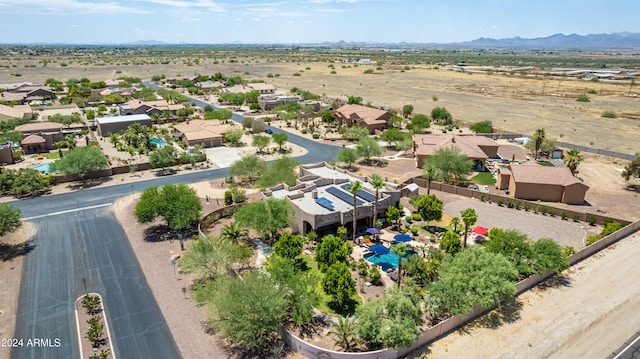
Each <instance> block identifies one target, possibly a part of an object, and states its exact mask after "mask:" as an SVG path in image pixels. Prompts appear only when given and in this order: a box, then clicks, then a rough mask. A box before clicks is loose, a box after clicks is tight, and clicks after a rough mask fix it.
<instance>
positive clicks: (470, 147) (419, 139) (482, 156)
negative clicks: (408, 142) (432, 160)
mask: <svg viewBox="0 0 640 359" xmlns="http://www.w3.org/2000/svg"><path fill="white" fill-rule="evenodd" d="M449 147H453V148H457V149H458V150H459V151H460V153H461V154H463V155H466V156H467V157H469V159H471V160H472V161H473V168H474V170H476V171H483V170H484V169H485V162H486V160H487V159H489V158H498V148H499V147H500V145H499V144H498V143H497V142H496V141H494V140H492V139H490V138H489V137H485V136H475V135H454V134H447V133H443V134H426V135H413V152H414V154H415V156H416V166H417V167H418V168H422V166H423V165H424V162H425V160H426V159H427V158H429V157H430V156H432V155H433V154H434V153H436V151H438V150H439V149H442V148H449Z"/></svg>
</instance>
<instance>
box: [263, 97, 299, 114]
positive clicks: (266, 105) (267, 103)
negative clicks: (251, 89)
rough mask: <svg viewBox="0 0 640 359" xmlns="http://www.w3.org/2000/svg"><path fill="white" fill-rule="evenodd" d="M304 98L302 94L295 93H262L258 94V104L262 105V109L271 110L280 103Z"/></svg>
mask: <svg viewBox="0 0 640 359" xmlns="http://www.w3.org/2000/svg"><path fill="white" fill-rule="evenodd" d="M303 100H304V99H303V98H302V96H295V95H294V96H292V95H260V96H258V105H260V108H261V109H263V110H265V111H270V110H273V109H274V108H276V106H278V105H282V104H285V103H289V102H302V101H303Z"/></svg>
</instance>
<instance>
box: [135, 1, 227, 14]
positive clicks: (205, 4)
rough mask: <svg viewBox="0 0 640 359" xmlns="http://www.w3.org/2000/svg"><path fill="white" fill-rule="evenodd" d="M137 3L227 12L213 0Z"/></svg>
mask: <svg viewBox="0 0 640 359" xmlns="http://www.w3.org/2000/svg"><path fill="white" fill-rule="evenodd" d="M135 1H136V2H145V3H150V4H156V5H163V6H172V7H182V8H204V9H208V10H210V11H213V12H226V11H227V10H226V9H225V8H224V6H223V5H222V4H219V3H216V2H215V1H211V0H195V1H187V0H135Z"/></svg>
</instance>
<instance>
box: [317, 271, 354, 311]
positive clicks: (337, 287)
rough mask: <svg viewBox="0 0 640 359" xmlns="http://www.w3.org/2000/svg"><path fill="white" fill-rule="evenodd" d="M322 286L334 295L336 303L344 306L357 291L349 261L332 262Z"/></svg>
mask: <svg viewBox="0 0 640 359" xmlns="http://www.w3.org/2000/svg"><path fill="white" fill-rule="evenodd" d="M322 288H323V289H324V292H325V293H327V294H328V295H330V296H332V297H333V302H334V303H336V304H338V305H339V306H343V305H344V304H345V303H346V302H347V301H348V300H349V299H350V298H351V296H352V295H354V294H355V293H356V282H355V280H354V279H353V277H352V276H351V272H350V271H349V266H348V265H347V263H345V262H335V263H333V264H331V266H329V268H327V271H326V272H325V274H324V277H323V278H322Z"/></svg>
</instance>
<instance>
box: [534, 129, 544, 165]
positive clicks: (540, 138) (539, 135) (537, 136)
mask: <svg viewBox="0 0 640 359" xmlns="http://www.w3.org/2000/svg"><path fill="white" fill-rule="evenodd" d="M546 136H547V135H546V133H545V132H544V128H539V129H537V130H536V132H535V133H534V134H533V141H535V144H536V146H535V149H536V150H535V153H534V156H535V157H536V159H537V158H538V152H539V151H540V147H541V146H542V142H544V139H545V137H546Z"/></svg>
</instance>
